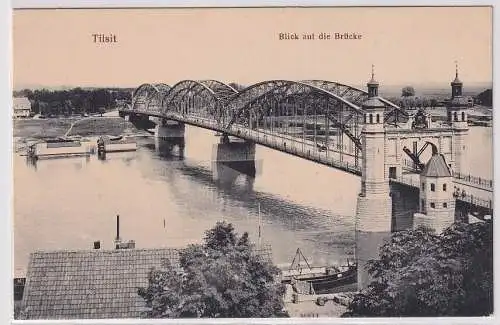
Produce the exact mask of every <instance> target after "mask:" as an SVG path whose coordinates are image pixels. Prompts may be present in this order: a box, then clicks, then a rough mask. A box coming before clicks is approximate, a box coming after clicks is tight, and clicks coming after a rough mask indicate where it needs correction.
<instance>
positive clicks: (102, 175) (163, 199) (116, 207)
mask: <svg viewBox="0 0 500 325" xmlns="http://www.w3.org/2000/svg"><path fill="white" fill-rule="evenodd" d="M138 141H139V150H138V151H137V152H134V153H121V154H109V155H108V156H107V159H106V160H98V159H97V157H95V156H92V157H90V158H87V159H86V158H71V159H53V160H44V161H39V162H38V163H37V164H36V166H33V165H30V164H28V163H27V162H26V159H25V158H24V157H21V156H19V155H18V154H15V156H14V193H15V194H14V267H15V273H16V274H17V275H23V274H24V273H25V271H26V267H27V264H28V261H29V254H30V253H31V252H33V251H35V250H61V249H65V250H81V249H91V248H92V246H93V242H94V241H97V240H100V241H101V246H102V248H104V249H111V248H112V247H113V239H114V236H115V220H116V219H115V218H116V215H117V214H119V215H120V235H121V237H122V238H123V239H125V240H130V239H132V240H135V242H136V248H155V247H183V246H185V245H188V244H190V243H199V242H201V240H202V238H203V234H204V231H205V230H207V229H209V228H211V227H212V226H214V225H215V223H216V222H217V221H219V220H226V221H227V222H231V223H233V224H234V226H235V229H236V231H237V232H238V233H242V232H244V231H247V232H249V234H250V237H251V239H252V240H254V241H257V237H258V235H257V234H258V225H259V222H258V214H259V213H258V211H259V208H258V206H259V204H260V214H261V220H262V221H261V224H262V227H261V229H262V239H261V240H262V242H263V243H268V244H270V245H271V246H272V256H273V260H274V262H275V263H277V264H287V263H290V262H291V260H292V258H293V257H294V255H295V251H296V249H297V248H299V247H300V248H301V250H302V251H303V253H304V255H305V256H306V257H308V258H309V262H310V263H313V264H317V265H320V264H321V265H323V264H325V263H338V262H345V260H346V258H353V255H354V215H355V210H356V197H357V194H358V193H359V190H360V180H359V177H357V176H354V175H351V174H347V173H345V172H342V171H338V170H335V169H333V168H328V167H325V166H323V165H319V164H316V163H313V162H309V161H306V160H303V159H300V158H297V157H293V156H290V155H287V154H284V153H281V152H278V151H274V150H272V149H268V148H265V147H261V146H257V148H256V159H257V166H258V168H257V170H258V172H257V175H256V177H255V178H253V177H249V176H246V175H244V174H242V173H239V172H237V171H235V170H232V169H229V168H227V167H223V168H221V166H219V168H217V167H216V165H215V164H213V163H212V150H213V145H214V144H216V143H217V142H218V141H219V138H218V137H216V136H215V134H214V132H212V131H207V130H203V129H199V128H196V127H189V126H187V127H186V133H185V150H184V158H183V159H180V158H179V157H178V156H177V155H176V154H175V152H174V154H173V155H165V154H164V152H159V151H158V150H157V149H156V146H155V142H154V139H153V138H141V139H139V140H138ZM468 143H469V144H468V148H469V152H468V160H469V162H470V166H471V168H470V173H471V174H473V175H477V176H480V177H484V178H489V179H491V178H492V175H493V171H492V169H493V161H492V128H484V127H471V129H470V133H469V141H468ZM471 144H474V145H471ZM478 144H480V145H478Z"/></svg>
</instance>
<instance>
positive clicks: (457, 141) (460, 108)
mask: <svg viewBox="0 0 500 325" xmlns="http://www.w3.org/2000/svg"><path fill="white" fill-rule="evenodd" d="M462 87H463V83H462V81H461V80H460V79H459V78H458V66H456V68H455V79H454V80H453V81H452V82H451V99H450V100H449V101H448V105H447V113H448V122H449V123H450V125H451V127H452V129H453V156H454V165H453V171H454V172H456V173H460V172H463V170H462V169H463V167H464V164H465V152H466V142H467V141H466V140H467V135H468V133H469V126H468V124H467V109H468V106H469V102H468V100H467V98H465V97H464V96H463V95H462Z"/></svg>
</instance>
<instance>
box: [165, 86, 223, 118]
mask: <svg viewBox="0 0 500 325" xmlns="http://www.w3.org/2000/svg"><path fill="white" fill-rule="evenodd" d="M218 102H219V98H218V96H217V93H216V91H214V90H213V89H212V88H211V87H210V84H207V82H205V81H197V80H182V81H180V82H178V83H176V84H175V85H174V86H172V88H171V89H170V90H169V91H168V92H167V93H165V94H164V95H163V98H162V99H161V107H162V111H163V112H166V111H173V112H177V113H180V114H185V113H187V112H190V113H194V114H195V115H199V116H201V117H216V115H217V107H218Z"/></svg>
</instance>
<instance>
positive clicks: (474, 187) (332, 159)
mask: <svg viewBox="0 0 500 325" xmlns="http://www.w3.org/2000/svg"><path fill="white" fill-rule="evenodd" d="M120 112H122V113H125V114H143V115H147V116H154V117H158V118H165V119H169V120H173V121H177V122H182V123H185V124H188V125H193V126H197V127H201V128H204V129H208V130H213V131H216V132H221V133H225V134H228V135H230V136H234V137H237V138H240V139H243V140H248V141H253V142H255V143H257V144H259V145H263V146H266V147H269V148H272V149H276V150H279V151H282V152H286V153H288V154H291V155H294V156H297V157H301V158H304V159H307V160H311V161H314V162H316V163H320V164H323V165H326V166H330V167H334V168H337V169H340V170H343V171H346V172H348V173H351V174H355V175H358V176H360V175H361V166H359V165H358V164H356V163H355V162H356V161H357V159H349V158H353V155H349V154H345V153H344V154H341V153H340V152H339V151H338V150H336V149H334V148H331V147H330V146H328V147H324V148H322V149H321V150H320V148H319V147H318V145H317V144H316V143H314V142H313V141H309V140H306V139H303V138H298V137H293V136H290V135H286V134H279V133H276V132H269V130H265V129H260V128H259V129H249V128H248V127H246V126H243V125H239V124H232V125H231V126H230V127H229V128H224V125H223V124H221V123H218V121H216V120H214V119H211V118H203V117H200V116H189V115H183V114H179V113H176V112H172V111H167V112H161V111H155V110H151V109H149V110H148V111H147V112H141V111H138V110H132V109H122V110H120ZM349 160H351V161H349ZM476 179H477V178H475V177H472V176H469V177H467V176H464V175H455V177H454V183H455V188H458V189H460V195H458V196H457V200H458V201H463V202H465V203H468V204H472V205H476V206H479V207H482V208H485V209H488V210H492V209H493V183H492V181H489V180H483V181H482V182H479V184H478V182H477V181H475V180H476ZM390 181H391V182H395V183H399V184H404V185H407V186H411V187H415V188H420V181H419V179H418V174H416V173H407V174H403V176H402V177H400V178H397V179H394V178H391V179H390Z"/></svg>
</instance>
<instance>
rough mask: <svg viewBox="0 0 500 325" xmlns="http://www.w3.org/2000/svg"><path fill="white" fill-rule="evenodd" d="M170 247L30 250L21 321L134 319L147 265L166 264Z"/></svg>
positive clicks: (172, 255)
mask: <svg viewBox="0 0 500 325" xmlns="http://www.w3.org/2000/svg"><path fill="white" fill-rule="evenodd" d="M178 259H179V257H178V250H176V249H119V250H92V251H59V252H35V253H32V254H31V259H30V263H29V266H28V273H27V275H26V288H25V292H24V297H23V307H24V313H25V317H26V318H27V319H88V318H93V319H103V318H138V317H141V312H142V311H144V310H145V302H144V300H143V298H141V297H140V296H139V295H138V293H137V289H138V287H145V286H147V282H148V281H147V275H148V272H149V270H150V268H151V267H153V266H154V267H157V268H159V267H161V266H162V265H164V264H165V262H166V260H169V261H170V263H172V264H173V265H178Z"/></svg>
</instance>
